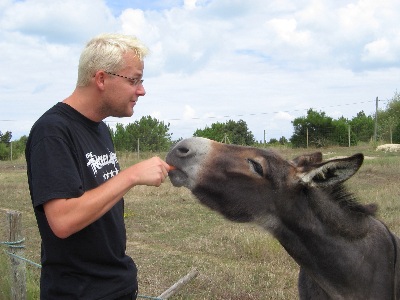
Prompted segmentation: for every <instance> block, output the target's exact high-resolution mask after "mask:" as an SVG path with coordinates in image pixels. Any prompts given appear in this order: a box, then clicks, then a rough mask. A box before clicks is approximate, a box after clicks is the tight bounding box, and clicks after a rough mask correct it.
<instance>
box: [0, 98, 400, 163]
mask: <svg viewBox="0 0 400 300" xmlns="http://www.w3.org/2000/svg"><path fill="white" fill-rule="evenodd" d="M375 118H377V122H375V120H376V119H375ZM292 124H293V135H292V136H291V137H290V138H289V139H287V138H286V137H284V136H282V137H281V138H279V139H270V140H269V141H268V142H266V144H269V145H274V144H285V145H288V146H292V147H306V146H311V147H326V146H332V145H339V146H348V144H349V142H350V144H351V145H357V144H358V143H360V142H365V143H368V142H371V141H372V140H373V139H374V138H376V140H377V141H378V142H385V143H400V94H399V93H398V92H396V93H395V94H394V96H393V98H392V99H391V100H389V101H388V103H387V105H386V107H385V108H382V109H379V110H378V112H377V115H376V116H375V114H373V115H367V114H365V112H364V111H360V112H359V113H357V115H356V116H355V117H353V118H352V119H347V118H344V117H340V118H338V119H333V118H331V117H329V116H327V115H326V113H325V112H323V111H316V110H313V109H309V110H308V111H307V114H306V115H305V116H302V117H299V118H296V119H294V120H293V121H292ZM375 127H376V128H375ZM109 129H110V133H111V137H112V139H113V141H114V145H115V148H116V150H117V151H129V152H136V151H138V150H139V149H140V151H144V152H163V151H168V149H170V147H171V146H172V145H173V144H174V143H176V142H178V141H179V140H181V138H179V139H176V140H174V139H173V138H172V133H170V124H169V123H165V122H163V121H159V120H157V119H156V118H153V117H151V116H144V117H142V118H141V119H140V120H137V121H135V122H134V123H130V124H127V125H123V124H120V123H118V124H116V126H115V128H111V127H110V126H109ZM375 133H376V136H375ZM193 136H196V137H206V138H209V139H212V140H216V141H219V142H226V143H231V144H236V145H247V146H254V145H256V146H257V145H260V144H264V142H263V141H256V140H255V138H254V135H253V133H252V132H251V131H250V130H249V128H248V126H247V123H246V122H245V121H244V120H239V121H233V120H228V121H226V122H224V123H222V122H216V123H213V124H211V126H205V127H204V128H200V129H196V131H195V132H194V133H193ZM11 139H12V133H11V132H10V131H7V132H5V133H2V132H1V131H0V160H9V159H12V158H17V157H20V156H22V155H23V154H24V150H25V145H26V141H27V136H22V137H21V138H20V139H19V140H15V141H12V142H11ZM11 155H12V157H11Z"/></svg>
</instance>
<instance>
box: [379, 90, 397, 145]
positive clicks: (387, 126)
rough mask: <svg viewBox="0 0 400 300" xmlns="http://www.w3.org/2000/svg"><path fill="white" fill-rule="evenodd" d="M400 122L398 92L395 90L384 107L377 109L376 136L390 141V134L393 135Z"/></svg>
mask: <svg viewBox="0 0 400 300" xmlns="http://www.w3.org/2000/svg"><path fill="white" fill-rule="evenodd" d="M399 123H400V94H399V93H398V92H396V93H395V94H394V96H393V98H392V99H391V100H389V102H388V104H387V106H386V109H384V110H379V111H378V137H379V139H381V140H385V141H390V134H391V133H392V134H393V135H395V131H396V128H398V124H399Z"/></svg>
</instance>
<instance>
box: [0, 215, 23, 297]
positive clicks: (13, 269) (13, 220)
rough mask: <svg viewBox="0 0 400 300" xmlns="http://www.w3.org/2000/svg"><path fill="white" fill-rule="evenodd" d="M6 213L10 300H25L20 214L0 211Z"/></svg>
mask: <svg viewBox="0 0 400 300" xmlns="http://www.w3.org/2000/svg"><path fill="white" fill-rule="evenodd" d="M2 210H3V211H4V212H5V213H6V228H5V231H6V232H5V238H6V241H5V243H6V245H7V246H8V247H7V253H8V254H9V256H10V285H11V300H25V299H26V265H25V261H24V260H22V259H19V258H17V257H16V256H21V257H23V254H24V247H23V241H24V237H23V235H22V222H21V219H22V213H21V212H19V211H15V210H8V209H2Z"/></svg>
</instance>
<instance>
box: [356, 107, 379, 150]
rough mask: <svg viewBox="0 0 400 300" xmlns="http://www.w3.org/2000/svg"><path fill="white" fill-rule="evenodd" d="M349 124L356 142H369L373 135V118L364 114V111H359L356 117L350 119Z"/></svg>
mask: <svg viewBox="0 0 400 300" xmlns="http://www.w3.org/2000/svg"><path fill="white" fill-rule="evenodd" d="M350 126H351V132H353V133H354V134H355V135H356V141H357V142H359V141H361V142H369V141H370V140H371V138H372V136H373V135H374V126H375V121H374V118H373V117H372V116H367V115H365V113H364V111H360V112H359V113H358V114H357V116H356V117H354V118H353V119H351V121H350Z"/></svg>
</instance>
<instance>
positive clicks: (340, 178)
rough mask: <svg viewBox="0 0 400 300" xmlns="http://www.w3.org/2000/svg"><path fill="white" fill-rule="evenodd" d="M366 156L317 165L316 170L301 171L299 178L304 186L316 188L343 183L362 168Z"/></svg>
mask: <svg viewBox="0 0 400 300" xmlns="http://www.w3.org/2000/svg"><path fill="white" fill-rule="evenodd" d="M363 161H364V155H362V154H361V153H359V154H355V155H353V156H350V157H346V158H341V159H334V160H330V161H327V162H325V163H321V164H318V165H315V166H314V168H312V169H310V170H308V171H306V172H302V171H300V170H303V168H300V169H299V173H298V174H297V176H298V177H299V178H300V182H301V183H303V184H304V185H308V186H315V187H321V188H324V187H329V186H334V185H336V184H339V183H342V182H344V181H346V180H347V179H349V178H350V177H352V176H353V175H354V174H355V173H356V172H357V171H358V169H359V168H360V167H361V165H362V163H363Z"/></svg>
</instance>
